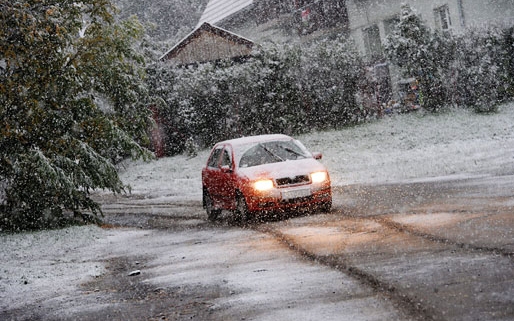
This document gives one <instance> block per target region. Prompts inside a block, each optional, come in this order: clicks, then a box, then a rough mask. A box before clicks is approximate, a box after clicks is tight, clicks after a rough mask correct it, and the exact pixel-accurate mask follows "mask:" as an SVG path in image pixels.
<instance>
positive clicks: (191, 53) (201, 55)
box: [160, 22, 254, 65]
mask: <svg viewBox="0 0 514 321" xmlns="http://www.w3.org/2000/svg"><path fill="white" fill-rule="evenodd" d="M253 46H254V43H253V42H252V41H251V40H248V39H246V38H244V37H241V36H238V35H236V34H234V33H232V32H229V31H227V30H224V29H221V28H219V27H216V26H213V25H211V24H209V23H208V22H204V23H202V24H201V25H200V26H199V27H198V28H196V29H195V30H194V31H193V32H191V33H190V34H189V35H187V36H186V37H185V38H184V39H182V40H181V41H180V42H179V43H178V44H177V45H175V46H174V47H173V48H171V49H170V50H169V51H168V52H166V53H165V54H164V55H163V56H162V57H161V58H160V60H161V61H170V62H172V63H174V64H176V65H189V64H196V63H202V62H208V61H218V60H221V59H234V60H237V59H241V58H244V57H248V56H250V54H251V52H252V49H253Z"/></svg>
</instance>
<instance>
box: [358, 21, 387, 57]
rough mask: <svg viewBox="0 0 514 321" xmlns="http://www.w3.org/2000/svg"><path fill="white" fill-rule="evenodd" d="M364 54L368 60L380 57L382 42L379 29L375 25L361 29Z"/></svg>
mask: <svg viewBox="0 0 514 321" xmlns="http://www.w3.org/2000/svg"><path fill="white" fill-rule="evenodd" d="M362 33H363V38H364V47H365V48H366V55H367V56H368V58H369V59H370V60H378V59H380V58H382V42H381V40H380V30H379V29H378V26H377V25H372V26H371V27H368V28H365V29H363V30H362Z"/></svg>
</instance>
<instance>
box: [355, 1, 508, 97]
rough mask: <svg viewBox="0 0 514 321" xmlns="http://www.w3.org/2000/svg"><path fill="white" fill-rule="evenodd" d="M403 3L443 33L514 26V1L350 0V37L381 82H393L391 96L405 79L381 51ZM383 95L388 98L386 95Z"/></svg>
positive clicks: (427, 23)
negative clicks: (491, 26) (503, 25)
mask: <svg viewBox="0 0 514 321" xmlns="http://www.w3.org/2000/svg"><path fill="white" fill-rule="evenodd" d="M403 3H407V4H409V5H410V7H411V8H412V9H413V10H414V11H415V12H416V13H417V14H418V15H419V16H420V17H421V18H422V20H423V21H424V23H425V24H426V25H427V26H428V27H429V28H431V29H433V30H440V31H441V32H443V34H444V33H460V32H463V31H464V30H466V29H467V28H470V27H481V26H484V25H488V24H500V25H501V24H509V25H512V24H514V1H512V0H432V1H426V0H409V1H406V0H347V1H346V6H347V10H348V17H349V26H348V28H349V35H350V37H352V38H353V39H354V41H355V44H356V46H357V48H358V50H359V51H360V52H361V53H362V56H363V57H364V59H365V60H366V61H367V63H368V65H369V66H370V69H371V70H372V72H373V73H374V74H375V78H377V79H378V82H382V83H384V82H387V80H388V79H390V80H391V81H390V85H389V86H390V87H391V92H390V94H392V93H393V92H394V93H398V92H399V91H401V86H402V82H404V81H405V80H403V79H401V77H400V76H399V73H398V72H397V71H396V70H394V67H391V70H389V66H388V64H387V62H386V61H385V57H384V53H383V49H382V48H383V44H384V42H385V39H386V38H387V36H388V35H389V34H390V33H391V32H392V30H393V27H394V26H395V24H397V23H398V22H399V19H400V10H401V6H402V4H403ZM384 87H387V84H386V85H384ZM382 96H383V97H387V96H388V94H387V92H385V93H382Z"/></svg>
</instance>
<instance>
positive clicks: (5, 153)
mask: <svg viewBox="0 0 514 321" xmlns="http://www.w3.org/2000/svg"><path fill="white" fill-rule="evenodd" d="M113 12H114V9H113V7H112V6H111V5H110V3H109V1H108V0H77V1H62V0H46V1H38V0H22V1H11V0H0V123H1V124H0V128H1V135H0V189H3V193H0V227H3V228H9V229H24V228H40V227H44V226H48V225H52V224H59V223H61V222H62V221H63V219H64V217H65V215H64V214H65V213H68V212H69V213H74V214H75V216H79V215H81V214H83V213H84V211H85V210H86V211H89V212H91V213H92V215H88V216H85V215H83V217H84V218H90V219H92V220H97V219H98V215H99V214H100V213H101V211H100V207H99V205H98V204H97V203H95V202H94V201H93V200H92V199H91V195H90V193H91V191H92V190H94V189H108V190H111V191H113V192H116V193H119V192H122V191H124V190H125V189H126V186H124V185H123V183H122V182H121V181H120V179H119V177H118V174H117V171H116V168H115V165H114V163H115V162H116V161H117V160H119V159H121V158H122V157H124V156H126V155H132V156H135V157H136V156H142V155H147V154H146V153H147V152H146V151H145V149H144V148H143V147H141V144H142V143H147V141H146V139H147V138H146V130H147V126H148V124H149V122H148V120H149V117H148V116H149V115H148V111H147V108H146V98H145V97H146V90H145V86H144V83H143V82H142V76H143V74H142V69H141V67H142V64H143V63H144V61H143V59H142V58H141V57H140V56H139V55H138V54H136V53H135V51H134V50H133V48H132V44H133V43H134V39H136V38H137V37H139V36H140V35H141V33H142V27H141V26H140V25H139V24H138V22H137V20H134V19H129V20H126V21H123V22H120V23H114V19H113ZM2 194H3V195H2Z"/></svg>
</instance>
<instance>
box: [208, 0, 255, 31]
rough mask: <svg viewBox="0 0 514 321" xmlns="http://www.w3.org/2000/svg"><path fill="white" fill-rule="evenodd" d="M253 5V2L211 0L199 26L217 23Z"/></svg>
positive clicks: (246, 0) (243, 0) (244, 0)
mask: <svg viewBox="0 0 514 321" xmlns="http://www.w3.org/2000/svg"><path fill="white" fill-rule="evenodd" d="M252 3H253V0H210V1H209V3H207V6H206V7H205V10H204V12H203V14H202V16H201V17H200V21H199V22H198V25H201V24H202V23H204V22H208V23H211V24H214V23H217V22H218V21H221V20H223V19H225V18H227V17H228V16H230V15H232V14H234V13H236V12H238V11H240V10H242V9H244V8H246V7H248V6H249V5H251V4H252Z"/></svg>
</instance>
